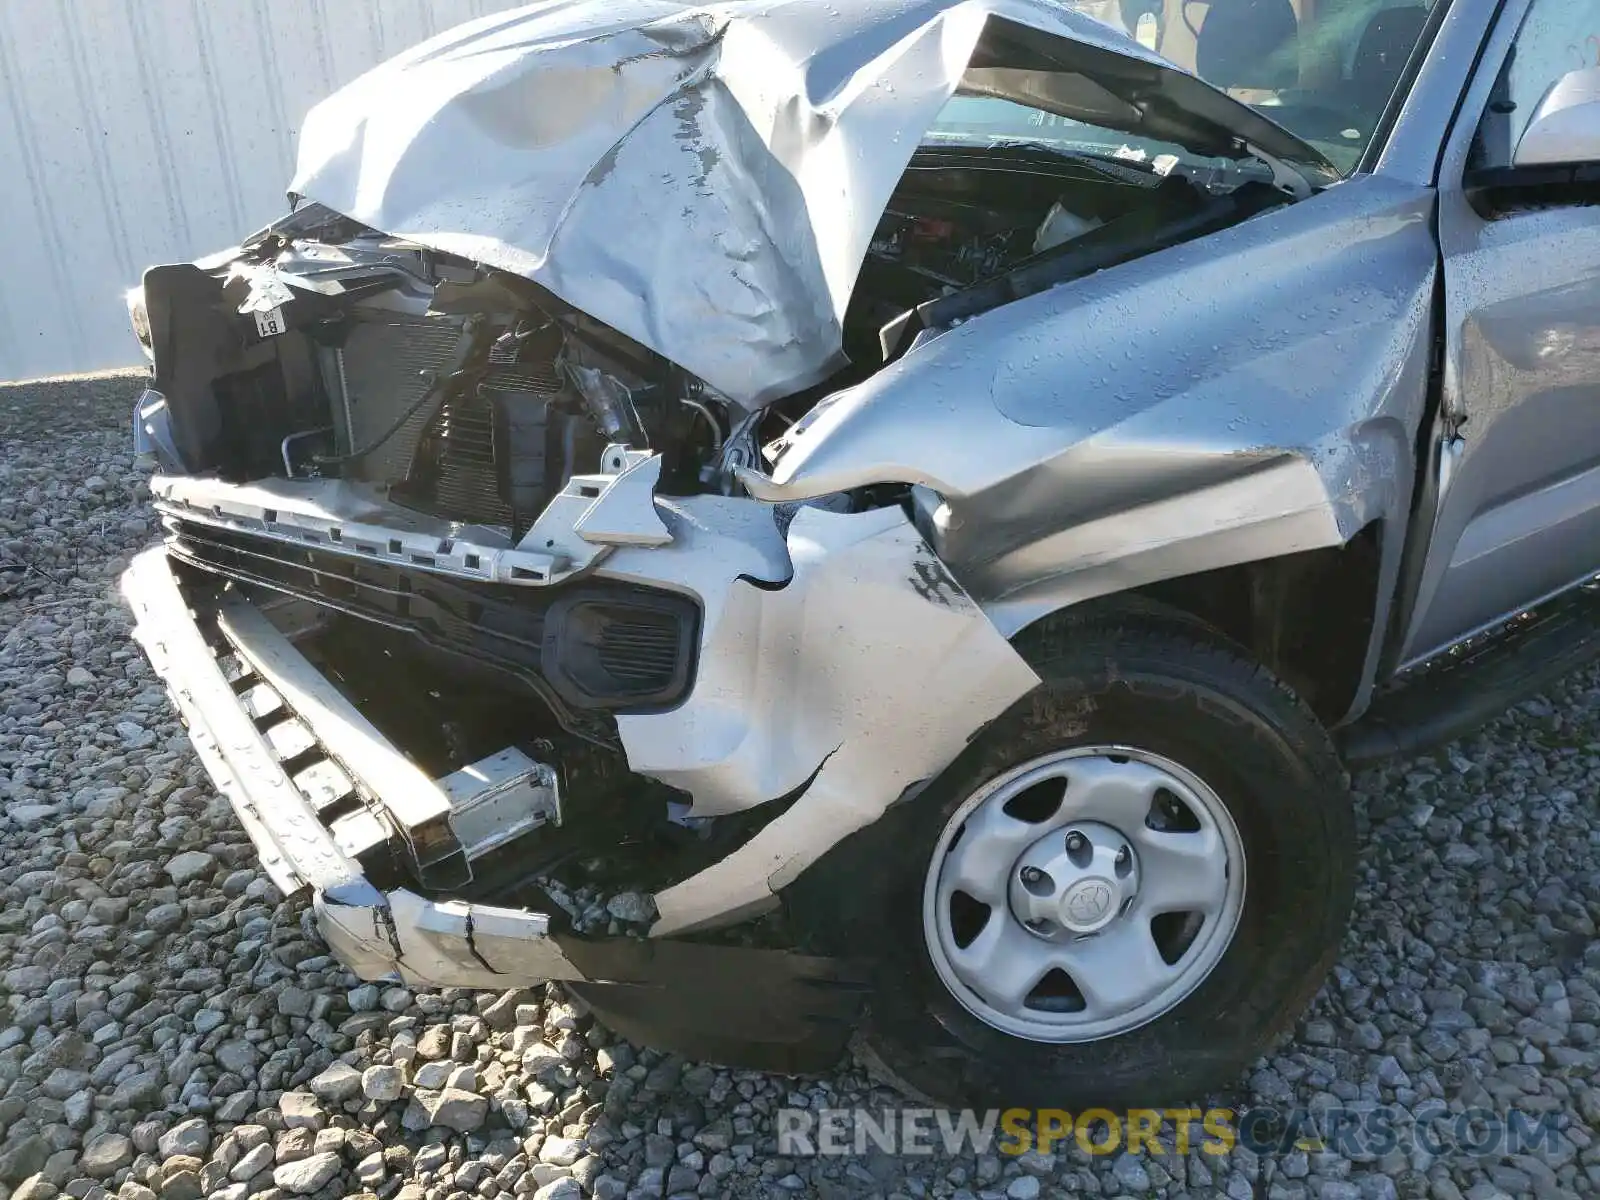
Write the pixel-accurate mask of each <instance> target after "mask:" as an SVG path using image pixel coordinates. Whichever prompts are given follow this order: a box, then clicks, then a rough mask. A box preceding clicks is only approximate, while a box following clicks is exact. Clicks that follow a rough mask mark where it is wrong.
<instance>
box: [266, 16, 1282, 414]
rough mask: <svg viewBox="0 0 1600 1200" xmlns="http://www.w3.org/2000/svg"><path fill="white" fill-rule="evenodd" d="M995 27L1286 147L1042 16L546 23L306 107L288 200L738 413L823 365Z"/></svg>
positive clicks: (1266, 129) (440, 53)
mask: <svg viewBox="0 0 1600 1200" xmlns="http://www.w3.org/2000/svg"><path fill="white" fill-rule="evenodd" d="M992 18H999V19H1003V20H1007V21H1010V22H1014V23H1016V24H1019V25H1022V26H1025V27H1027V28H1029V29H1031V30H1035V31H1039V32H1042V33H1044V34H1047V35H1051V36H1053V37H1057V38H1062V39H1067V40H1069V41H1070V42H1072V43H1073V44H1075V45H1077V46H1080V47H1089V48H1100V49H1103V50H1106V51H1113V52H1115V54H1118V55H1123V56H1127V57H1131V58H1134V59H1137V60H1139V61H1141V62H1144V63H1148V64H1152V65H1155V66H1157V67H1158V68H1160V70H1161V71H1163V72H1165V73H1167V74H1168V75H1169V76H1170V77H1171V78H1170V79H1169V81H1168V83H1167V84H1166V85H1165V86H1166V87H1167V88H1168V89H1169V90H1170V91H1171V93H1172V95H1174V96H1176V97H1181V98H1182V99H1183V100H1184V102H1185V108H1186V109H1187V110H1189V111H1193V112H1198V113H1201V114H1202V115H1203V116H1204V117H1205V118H1206V119H1208V120H1212V121H1218V122H1224V123H1227V124H1228V125H1229V127H1234V126H1237V127H1238V128H1240V129H1241V130H1244V131H1246V132H1247V133H1248V134H1249V135H1250V136H1252V137H1253V138H1255V139H1257V140H1259V141H1260V142H1261V143H1263V144H1265V145H1267V146H1268V147H1269V148H1270V147H1272V146H1276V147H1278V148H1279V150H1280V151H1281V150H1283V149H1293V148H1294V146H1295V145H1296V143H1295V141H1294V139H1293V138H1291V137H1290V136H1289V135H1287V134H1284V133H1283V131H1281V130H1279V129H1277V128H1276V127H1275V126H1272V125H1271V124H1270V123H1268V122H1266V121H1265V120H1264V119H1262V118H1261V117H1260V116H1259V115H1257V114H1255V113H1254V112H1253V111H1252V110H1250V109H1248V108H1246V107H1245V106H1244V105H1241V104H1238V103H1237V102H1235V101H1233V100H1230V99H1229V98H1228V97H1226V96H1225V95H1223V94H1222V93H1221V92H1218V91H1216V90H1214V89H1212V88H1210V87H1209V86H1208V85H1205V84H1202V83H1200V81H1199V80H1198V79H1196V78H1195V77H1194V76H1193V75H1190V74H1188V73H1187V72H1184V71H1181V70H1180V69H1179V68H1177V67H1175V66H1173V65H1172V64H1171V63H1168V62H1166V60H1164V59H1161V58H1159V57H1157V56H1156V55H1155V54H1154V53H1152V52H1151V51H1148V50H1146V49H1144V48H1143V47H1142V46H1140V45H1139V44H1138V43H1137V42H1135V41H1134V40H1133V39H1131V38H1129V37H1127V36H1126V35H1124V34H1123V33H1122V32H1120V31H1119V30H1114V29H1112V28H1111V27H1110V26H1109V25H1105V24H1102V23H1101V22H1099V21H1096V20H1094V19H1093V18H1091V17H1088V16H1085V15H1083V14H1081V13H1078V12H1074V11H1072V10H1071V9H1068V8H1066V7H1065V6H1062V5H1058V4H1053V3H1050V2H1049V0H834V2H832V3H828V4H819V3H816V2H815V0H724V2H722V3H709V4H700V5H692V4H685V3H681V2H678V0H558V2H547V3H541V4H532V5H528V6H527V7H525V8H521V9H517V10H515V11H513V12H511V13H507V14H500V15H496V16H492V17H486V18H484V19H482V20H479V21H475V22H470V23H468V24H466V25H464V26H462V27H460V28H459V29H455V30H451V31H450V32H448V33H446V34H442V35H440V36H438V37H436V38H434V39H432V40H430V41H427V42H424V43H423V44H421V45H420V46H417V47H416V48H414V49H413V50H410V51H408V52H406V53H405V54H402V55H400V56H399V57H398V58H395V59H393V60H391V61H389V62H387V63H385V64H383V65H382V66H380V67H378V68H376V69H375V70H373V71H371V72H369V73H368V74H366V75H364V76H362V77H361V78H360V79H358V80H356V81H355V82H354V83H352V84H350V85H348V86H347V87H345V88H343V89H341V90H340V91H338V92H336V93H335V94H334V95H332V96H331V97H329V98H328V99H327V100H325V101H323V102H322V103H321V104H319V105H317V106H316V107H315V108H313V109H312V111H311V112H310V114H309V115H308V116H307V118H306V122H305V127H304V130H303V132H302V137H301V143H300V156H299V162H298V165H297V169H296V173H295V177H294V181H293V183H292V184H291V185H290V192H291V194H294V195H299V196H305V197H308V198H310V199H312V200H316V201H318V202H320V203H322V204H325V205H327V206H328V207H329V208H332V209H334V210H336V211H338V212H342V213H344V214H346V215H348V216H351V217H354V218H355V219H357V220H359V221H361V222H363V223H364V224H367V225H370V226H371V227H373V228H375V229H381V230H383V231H384V232H386V233H389V234H392V235H395V236H400V237H405V238H408V239H411V240H413V241H416V242H418V243H421V244H423V245H427V246H432V247H434V248H437V249H440V250H444V251H447V252H450V253H454V254H460V255H462V256H465V257H467V258H472V259H476V260H477V261H479V262H483V263H486V264H488V265H490V266H493V267H497V268H499V269H501V270H506V271H511V272H513V273H515V274H518V275H522V276H525V277H526V278H529V279H532V280H534V281H535V282H537V283H540V284H542V285H544V286H545V287H547V288H549V289H550V290H551V291H552V292H554V293H555V294H556V295H557V296H559V297H561V298H562V299H563V300H565V301H567V302H568V303H570V304H572V305H573V306H575V307H577V308H579V309H581V310H583V311H584V312H587V313H588V314H589V315H590V316H593V317H595V318H597V319H599V320H601V321H604V322H605V323H606V324H608V325H611V326H613V327H614V328H616V329H619V330H621V331H622V332H623V333H626V334H628V335H629V336H630V337H632V338H634V339H635V340H636V341H638V342H640V343H642V344H644V345H646V346H649V347H650V348H651V349H653V350H655V351H657V352H658V353H660V354H662V355H663V356H664V357H666V358H668V359H670V360H672V361H674V362H676V363H677V364H678V365H679V366H681V367H683V368H685V369H686V370H688V371H690V372H692V373H694V374H695V375H698V376H699V377H700V378H702V379H703V380H705V381H706V382H707V383H709V384H711V385H712V386H713V387H715V388H717V389H718V390H719V391H721V392H723V393H724V394H726V395H728V396H729V397H731V398H733V399H734V400H736V401H739V402H741V403H744V404H747V405H756V404H759V403H761V402H763V401H765V400H768V399H773V398H776V397H779V396H782V395H786V394H789V393H792V392H794V391H796V390H799V389H801V388H803V387H808V386H810V385H812V384H814V383H818V382H820V381H821V380H823V379H824V378H826V377H827V376H828V375H829V374H831V373H832V372H833V371H834V370H836V369H837V368H838V367H839V366H841V365H843V359H842V356H841V322H842V320H843V317H844V313H845V310H846V307H847V305H848V303H849V299H850V294H851V290H852V289H853V287H854V286H855V282H856V276H857V274H858V272H859V270H860V267H861V262H862V258H863V256H864V255H865V253H866V250H867V246H868V243H869V242H870V241H871V238H872V235H873V231H874V229H875V228H876V226H877V222H878V218H879V215H880V214H881V213H882V211H883V208H884V205H885V204H886V203H887V202H888V199H889V196H890V193H891V192H892V191H893V189H894V187H895V184H896V183H897V182H898V181H899V179H900V176H901V173H902V172H903V171H904V169H905V166H906V163H907V162H908V161H909V160H910V157H911V155H912V153H913V151H914V150H915V149H916V146H917V143H918V141H919V139H920V137H921V134H922V132H923V131H924V130H925V129H927V127H928V125H929V123H930V122H931V121H932V120H933V119H934V117H935V116H936V115H937V114H938V113H939V111H940V109H941V108H943V106H944V104H945V103H946V101H948V100H949V99H950V97H951V96H952V95H953V94H954V93H955V91H956V89H957V87H958V86H959V85H960V84H961V82H962V78H963V75H964V74H965V72H966V70H967V66H968V63H969V60H970V59H971V58H972V56H973V52H974V50H975V49H976V47H977V46H978V43H979V39H980V37H981V36H982V35H983V33H984V31H985V28H986V26H987V25H988V24H989V22H990V21H991V19H992ZM1113 61H1115V60H1114V59H1113ZM1048 78H1049V79H1050V80H1051V81H1052V89H1053V90H1054V91H1055V92H1056V93H1057V97H1056V98H1057V100H1058V101H1062V100H1064V102H1065V108H1066V109H1074V110H1077V111H1084V112H1086V113H1087V112H1095V113H1098V114H1101V116H1100V118H1099V119H1101V120H1102V121H1106V122H1108V123H1112V124H1114V123H1115V122H1116V121H1117V120H1118V119H1119V118H1118V116H1117V115H1116V114H1118V113H1119V112H1122V116H1121V118H1120V119H1122V120H1123V121H1125V122H1128V123H1136V121H1137V120H1138V119H1139V117H1138V114H1137V112H1136V111H1135V110H1133V109H1131V108H1129V107H1128V106H1127V105H1125V104H1122V102H1121V101H1118V100H1116V99H1115V98H1114V97H1112V96H1111V95H1110V94H1109V93H1107V92H1105V91H1103V90H1102V89H1101V88H1100V87H1099V86H1098V85H1097V84H1095V83H1092V82H1090V81H1089V80H1088V79H1086V78H1084V77H1083V76H1080V75H1076V74H1071V73H1067V72H1057V73H1052V74H1051V75H1050V76H1048ZM986 86H988V87H990V89H991V90H992V86H993V85H992V81H990V83H989V84H987V85H986ZM1003 91H1004V89H1003V88H1002V89H1000V92H997V93H996V94H1001V93H1003ZM1123 110H1126V111H1125V112H1124V111H1123ZM1107 114H1110V115H1107ZM1308 153H1310V154H1313V155H1314V152H1311V151H1309V150H1308ZM647 213H648V214H656V215H657V216H658V217H659V219H642V214H647ZM664 223H665V224H664ZM664 229H670V231H671V233H670V236H662V235H663V231H664Z"/></svg>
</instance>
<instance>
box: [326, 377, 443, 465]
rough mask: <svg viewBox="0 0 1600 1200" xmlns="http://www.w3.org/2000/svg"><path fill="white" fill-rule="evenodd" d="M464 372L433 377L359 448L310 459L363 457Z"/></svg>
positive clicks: (339, 462) (341, 461)
mask: <svg viewBox="0 0 1600 1200" xmlns="http://www.w3.org/2000/svg"><path fill="white" fill-rule="evenodd" d="M465 374H466V372H465V371H455V372H452V373H451V374H449V375H446V376H444V377H443V378H435V379H434V381H433V382H432V383H430V384H429V385H428V390H427V391H425V392H423V393H422V395H421V396H419V397H417V399H416V401H415V402H414V403H413V404H411V405H410V406H409V407H408V408H406V410H405V411H404V412H402V413H401V414H400V415H399V416H398V417H396V418H395V419H394V421H393V422H392V423H391V424H390V425H389V427H388V428H387V429H385V430H384V431H383V432H382V433H381V434H379V435H378V436H377V437H375V438H373V439H372V440H371V441H369V442H368V443H367V444H366V445H365V446H362V447H361V449H359V450H352V451H350V453H349V454H335V455H328V456H324V455H320V454H318V455H313V456H312V459H311V461H312V462H314V463H316V464H317V465H318V466H323V467H336V466H341V465H343V464H345V463H351V462H355V461H356V460H357V459H361V458H365V457H366V456H367V455H369V454H371V453H372V452H373V451H374V450H376V449H377V448H378V447H379V446H381V445H383V444H384V443H385V442H387V441H388V440H389V439H390V438H392V437H393V436H394V435H395V434H397V433H399V432H400V430H401V429H403V428H405V424H406V422H407V421H409V420H411V418H412V417H414V416H416V415H417V414H418V413H419V412H421V411H422V410H423V409H424V408H425V407H427V404H428V402H429V401H430V400H432V399H433V398H434V397H435V396H436V395H438V394H439V392H440V390H441V389H442V388H443V387H444V386H445V385H446V384H448V383H453V382H454V381H455V380H457V379H460V378H461V377H462V376H463V375H465Z"/></svg>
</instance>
